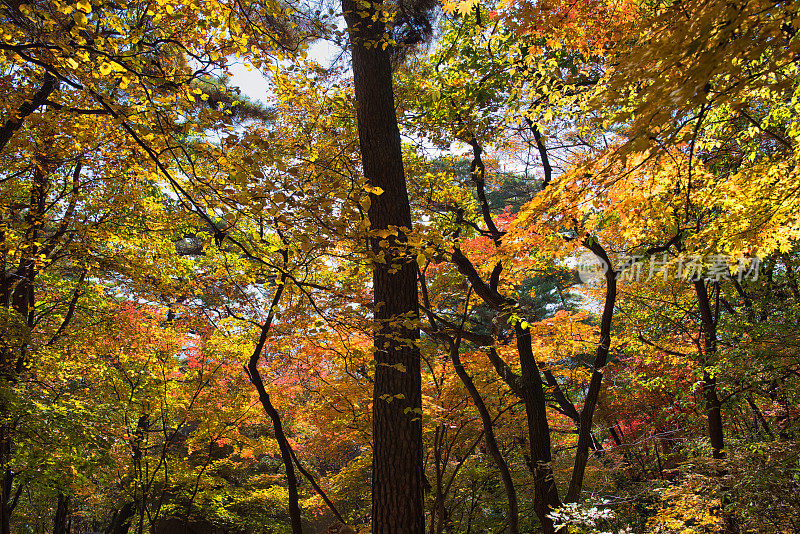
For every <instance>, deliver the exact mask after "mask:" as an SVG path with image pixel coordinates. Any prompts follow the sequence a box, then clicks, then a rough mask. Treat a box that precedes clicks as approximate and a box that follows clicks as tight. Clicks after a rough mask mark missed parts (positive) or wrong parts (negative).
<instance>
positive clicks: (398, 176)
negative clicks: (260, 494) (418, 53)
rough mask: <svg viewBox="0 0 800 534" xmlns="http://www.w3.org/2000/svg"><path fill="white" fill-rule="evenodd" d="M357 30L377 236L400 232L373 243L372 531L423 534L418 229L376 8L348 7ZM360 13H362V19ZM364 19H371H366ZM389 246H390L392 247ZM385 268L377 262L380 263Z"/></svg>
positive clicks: (355, 51)
mask: <svg viewBox="0 0 800 534" xmlns="http://www.w3.org/2000/svg"><path fill="white" fill-rule="evenodd" d="M342 10H343V12H344V15H345V20H346V21H347V25H348V28H349V29H350V38H351V43H352V55H353V80H354V85H355V95H356V106H357V119H358V138H359V143H360V147H361V160H362V165H363V170H364V175H365V176H366V179H367V182H368V184H369V185H370V186H371V187H376V188H380V189H381V190H382V193H380V194H370V199H371V205H370V208H369V212H368V215H369V220H370V228H371V230H373V231H374V230H382V229H390V228H391V229H396V230H397V235H394V236H390V237H389V238H388V239H386V241H385V242H384V245H385V246H381V244H380V241H381V239H380V238H378V237H376V236H374V235H373V236H372V237H371V238H370V244H371V249H372V253H373V255H374V256H375V259H376V261H375V262H374V263H373V271H372V272H373V275H372V280H373V291H374V306H375V308H374V317H375V321H376V325H375V333H374V346H375V363H376V366H375V382H374V391H373V405H372V427H373V459H372V532H373V534H384V533H389V532H391V533H397V532H402V533H404V534H423V533H424V529H425V508H424V500H423V476H422V422H421V415H422V414H421V411H422V410H421V406H422V403H421V379H420V356H419V349H418V348H417V346H416V344H415V341H416V340H417V339H418V338H419V328H418V326H417V320H418V315H419V310H418V302H417V277H416V265H415V262H414V259H413V256H412V255H410V254H408V253H407V252H406V251H405V250H404V248H405V243H406V235H405V232H407V231H408V230H410V228H411V209H410V206H409V201H408V193H407V190H406V182H405V173H404V171H403V158H402V151H401V145H400V131H399V129H398V126H397V118H396V116H395V109H394V91H393V88H392V69H391V61H390V53H389V50H390V49H389V47H388V46H387V45H386V42H385V41H384V39H383V35H384V32H385V25H384V23H383V22H382V20H381V17H380V11H378V10H377V9H376V5H375V4H368V5H366V6H363V7H362V5H360V4H357V3H356V2H355V1H354V0H342ZM358 11H360V13H359V12H358ZM362 15H364V16H362ZM387 243H388V244H387ZM381 255H382V258H383V260H382V261H377V260H379V259H380V258H381Z"/></svg>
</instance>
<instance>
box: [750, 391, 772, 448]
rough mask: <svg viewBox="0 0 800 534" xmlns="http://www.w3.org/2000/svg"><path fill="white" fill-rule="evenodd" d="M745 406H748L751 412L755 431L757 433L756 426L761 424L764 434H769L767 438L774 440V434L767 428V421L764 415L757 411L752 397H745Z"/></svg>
mask: <svg viewBox="0 0 800 534" xmlns="http://www.w3.org/2000/svg"><path fill="white" fill-rule="evenodd" d="M747 404H748V405H749V406H750V409H751V410H753V416H754V418H755V426H756V431H758V424H759V423H761V426H762V427H763V428H764V432H766V433H767V434H769V437H771V438H772V439H775V434H774V433H773V432H772V429H771V428H770V427H769V423H767V420H766V419H765V418H764V414H762V413H761V410H759V409H758V406H757V405H756V403H755V401H754V400H753V396H752V395H748V396H747Z"/></svg>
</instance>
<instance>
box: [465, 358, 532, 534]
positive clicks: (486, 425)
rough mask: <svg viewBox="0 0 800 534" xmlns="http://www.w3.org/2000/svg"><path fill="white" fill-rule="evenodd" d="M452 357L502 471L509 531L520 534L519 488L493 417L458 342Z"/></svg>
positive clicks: (498, 466)
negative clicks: (463, 359)
mask: <svg viewBox="0 0 800 534" xmlns="http://www.w3.org/2000/svg"><path fill="white" fill-rule="evenodd" d="M450 359H452V360H453V367H454V368H455V370H456V374H457V375H458V377H459V378H460V379H461V383H462V384H464V387H466V388H467V391H468V392H469V395H470V397H472V402H473V404H475V408H477V409H478V413H479V414H480V416H481V422H482V423H483V431H484V434H485V435H486V448H487V449H488V450H489V454H491V456H492V459H493V460H494V464H495V466H496V467H497V470H498V471H500V478H501V479H502V481H503V488H504V489H505V492H506V499H507V501H508V531H509V533H510V534H518V533H519V507H518V505H517V490H516V488H515V487H514V481H513V479H512V478H511V471H510V470H509V469H508V465H507V464H506V461H505V459H504V458H503V455H502V454H500V447H498V445H497V439H496V438H495V435H494V423H493V422H492V417H491V415H489V410H488V409H487V408H486V404H485V403H484V402H483V398H482V397H481V395H480V393H479V392H478V388H476V387H475V384H474V383H473V381H472V377H471V376H469V374H468V373H467V371H466V369H464V366H463V365H462V363H461V357H460V356H459V354H458V343H453V345H452V347H451V349H450Z"/></svg>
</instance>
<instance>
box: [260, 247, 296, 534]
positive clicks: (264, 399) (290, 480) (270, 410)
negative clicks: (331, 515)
mask: <svg viewBox="0 0 800 534" xmlns="http://www.w3.org/2000/svg"><path fill="white" fill-rule="evenodd" d="M282 254H283V262H284V266H285V265H286V262H287V259H288V252H286V251H285V250H284V251H283V253H282ZM286 283H287V275H286V273H285V271H284V274H283V275H282V276H281V280H280V283H279V284H278V285H277V288H276V289H275V294H274V295H273V297H272V304H271V305H270V307H269V312H268V314H267V318H266V320H265V321H264V324H263V325H261V335H260V336H259V339H258V343H256V346H255V348H254V349H253V354H252V355H251V356H250V361H249V362H248V364H247V369H246V370H247V376H248V377H249V378H250V382H251V383H252V384H253V385H254V386H255V388H256V391H258V399H259V400H260V401H261V406H262V407H263V408H264V411H265V412H267V415H268V416H269V418H270V421H272V428H273V430H274V431H275V440H276V441H277V442H278V448H279V449H280V451H281V460H283V466H284V468H285V469H286V489H287V492H288V493H289V521H290V523H291V527H292V534H302V533H303V523H302V519H301V516H300V498H299V493H298V490H297V475H296V474H295V472H294V463H293V460H292V452H293V451H292V448H291V445H289V440H288V439H286V433H285V432H284V431H283V424H282V423H281V417H280V414H279V413H278V410H277V409H275V406H274V405H273V404H272V399H270V396H269V393H267V388H266V387H264V381H263V379H262V378H261V372H260V371H259V370H258V362H259V360H260V359H261V354H262V353H263V351H264V345H265V343H266V342H267V336H268V334H269V330H270V327H271V326H272V321H273V319H274V317H275V312H276V311H277V308H278V304H279V303H280V301H281V296H282V295H283V289H284V288H285V287H286Z"/></svg>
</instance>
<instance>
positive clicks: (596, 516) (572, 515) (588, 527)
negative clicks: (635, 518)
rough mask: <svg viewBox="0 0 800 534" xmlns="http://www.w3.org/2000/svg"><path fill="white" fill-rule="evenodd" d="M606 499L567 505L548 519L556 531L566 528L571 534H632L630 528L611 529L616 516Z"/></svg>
mask: <svg viewBox="0 0 800 534" xmlns="http://www.w3.org/2000/svg"><path fill="white" fill-rule="evenodd" d="M610 502H611V501H608V500H606V499H598V500H589V501H585V502H582V503H567V504H564V505H562V506H561V507H559V508H557V509H555V510H553V511H552V512H551V513H550V514H549V515H548V517H549V518H550V519H552V520H553V523H554V524H555V527H556V530H560V529H562V528H564V527H566V528H567V532H569V533H570V534H584V533H585V534H590V533H591V534H632V532H633V530H631V529H629V528H625V527H622V528H611V527H610V526H609V524H610V523H611V522H612V521H613V520H614V518H615V515H614V512H613V511H611V509H609V508H608V505H609V504H610Z"/></svg>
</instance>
